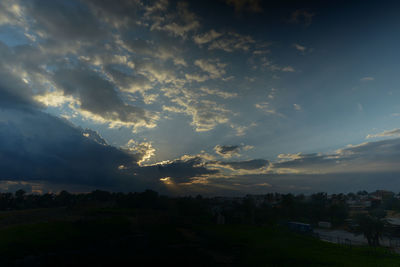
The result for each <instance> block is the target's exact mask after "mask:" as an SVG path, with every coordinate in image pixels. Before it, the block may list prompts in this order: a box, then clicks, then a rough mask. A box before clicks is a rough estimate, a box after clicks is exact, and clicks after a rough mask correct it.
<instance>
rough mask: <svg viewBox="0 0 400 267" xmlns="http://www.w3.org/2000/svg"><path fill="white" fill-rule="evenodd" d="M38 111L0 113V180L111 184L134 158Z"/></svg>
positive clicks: (7, 110)
mask: <svg viewBox="0 0 400 267" xmlns="http://www.w3.org/2000/svg"><path fill="white" fill-rule="evenodd" d="M83 133H84V131H82V130H81V129H79V128H76V127H74V126H72V125H70V124H69V123H67V122H66V121H64V120H62V119H58V118H55V117H53V116H51V115H48V114H45V113H43V112H41V111H39V110H30V111H21V110H15V109H14V110H9V109H3V110H1V111H0V169H1V172H0V179H3V180H15V181H18V180H22V181H26V180H42V181H47V182H53V183H72V184H88V185H112V184H113V183H115V179H118V176H119V175H118V173H117V171H118V166H119V165H120V164H134V162H135V158H133V157H132V156H130V155H128V154H126V153H123V152H122V151H120V150H119V149H116V148H114V147H111V146H107V145H101V144H99V143H98V142H96V141H94V140H93V139H91V138H87V137H85V136H84V135H83Z"/></svg>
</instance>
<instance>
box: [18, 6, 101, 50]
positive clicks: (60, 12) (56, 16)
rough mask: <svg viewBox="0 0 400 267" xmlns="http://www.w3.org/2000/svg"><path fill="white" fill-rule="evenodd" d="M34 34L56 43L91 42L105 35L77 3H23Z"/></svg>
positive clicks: (94, 19) (87, 11) (89, 12)
mask: <svg viewBox="0 0 400 267" xmlns="http://www.w3.org/2000/svg"><path fill="white" fill-rule="evenodd" d="M24 4H25V8H26V11H27V14H28V16H30V17H31V18H32V19H33V21H34V23H35V24H34V25H35V26H34V27H35V28H36V30H37V31H39V32H41V33H43V34H44V35H45V37H46V38H51V39H53V40H57V41H60V42H62V41H68V42H69V41H78V40H79V41H84V40H86V41H90V42H92V41H93V40H97V39H99V38H100V37H104V36H105V35H106V32H105V31H104V29H102V27H101V24H100V23H99V21H98V19H97V18H96V17H95V16H94V14H93V13H92V12H91V11H90V9H89V8H88V6H86V5H85V4H83V3H82V2H80V1H62V0H52V1H41V0H34V1H24Z"/></svg>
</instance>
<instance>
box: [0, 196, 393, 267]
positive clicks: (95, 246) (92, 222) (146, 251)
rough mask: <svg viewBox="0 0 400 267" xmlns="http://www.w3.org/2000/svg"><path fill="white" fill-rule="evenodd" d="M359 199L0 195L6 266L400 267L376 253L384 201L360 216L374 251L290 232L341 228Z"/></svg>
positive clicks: (1, 256) (1, 258) (1, 257)
mask: <svg viewBox="0 0 400 267" xmlns="http://www.w3.org/2000/svg"><path fill="white" fill-rule="evenodd" d="M354 195H355V194H354ZM356 196H357V195H356ZM352 197H353V196H352V195H350V196H347V195H337V196H335V197H328V196H327V195H326V194H325V193H318V194H314V195H312V196H309V197H306V196H303V195H298V196H294V195H291V194H284V195H281V194H271V195H265V199H267V200H268V199H269V200H268V201H267V202H259V201H258V200H259V198H257V197H254V196H246V197H244V198H203V197H201V196H197V197H181V198H171V197H166V196H160V195H158V193H157V192H154V191H151V190H147V191H145V192H142V193H128V194H124V193H110V192H105V191H99V190H97V191H93V192H91V193H88V194H70V193H68V192H66V191H62V192H60V193H59V194H44V195H30V194H26V193H25V192H23V191H22V190H19V191H17V192H16V193H15V194H10V193H2V194H0V207H1V209H2V211H0V266H38V265H39V266H55V265H58V266H74V265H75V266H76V265H82V264H85V265H88V266H119V265H132V264H137V265H154V264H165V263H171V264H174V265H178V266H180V265H185V266H205V265H227V266H328V265H329V266H400V256H399V255H397V254H393V253H391V252H389V251H388V250H387V249H385V248H381V247H378V246H379V238H380V237H381V236H382V234H383V233H384V228H385V227H384V224H383V221H382V220H381V218H382V216H384V215H385V210H384V209H383V208H382V205H383V204H381V205H374V206H371V208H369V209H368V210H367V213H364V215H360V216H359V217H358V219H357V220H356V223H357V229H358V231H359V233H360V234H364V235H365V236H366V238H367V239H368V242H369V243H370V245H371V246H373V247H371V248H369V247H366V246H365V247H362V246H361V247H354V246H353V247H350V246H345V245H337V244H332V243H328V242H323V241H320V240H318V239H317V238H314V237H312V236H308V235H302V234H298V233H295V232H292V231H289V230H288V229H287V228H286V227H285V222H287V221H292V220H298V221H303V222H309V223H315V222H318V221H319V220H329V221H331V222H332V223H333V224H334V225H337V226H340V227H343V225H344V221H345V220H346V219H347V218H349V207H348V205H347V204H346V200H348V199H349V198H352ZM392 202H393V201H392ZM382 210H383V212H382ZM220 217H223V218H224V220H222V221H221V220H220ZM381 223H382V224H381Z"/></svg>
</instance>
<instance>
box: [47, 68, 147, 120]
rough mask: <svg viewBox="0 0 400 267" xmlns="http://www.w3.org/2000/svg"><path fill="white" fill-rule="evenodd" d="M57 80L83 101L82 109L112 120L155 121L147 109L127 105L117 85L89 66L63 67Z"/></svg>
mask: <svg viewBox="0 0 400 267" xmlns="http://www.w3.org/2000/svg"><path fill="white" fill-rule="evenodd" d="M53 79H54V81H55V83H56V84H57V85H58V86H59V88H61V89H63V91H64V94H65V95H73V96H75V97H77V98H78V99H79V100H80V102H81V105H80V108H81V109H83V110H86V111H89V112H91V113H94V114H98V115H100V116H101V117H103V118H105V119H107V120H110V121H115V120H116V121H122V122H127V123H141V122H145V124H152V123H153V121H154V119H155V117H154V115H151V114H150V113H149V112H147V111H145V110H144V109H141V108H138V107H134V106H131V105H128V104H125V103H124V102H123V101H122V99H121V98H120V97H119V96H118V93H117V91H116V89H115V87H114V85H113V84H112V83H111V82H109V81H108V80H105V79H103V78H101V77H100V76H99V74H98V73H96V72H94V71H92V70H89V69H86V68H75V69H60V70H58V71H56V72H55V74H54V76H53Z"/></svg>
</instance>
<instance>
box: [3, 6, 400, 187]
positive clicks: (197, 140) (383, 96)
mask: <svg viewBox="0 0 400 267" xmlns="http://www.w3.org/2000/svg"><path fill="white" fill-rule="evenodd" d="M383 2H384V3H382V1H379V2H378V1H261V0H218V1H217V0H214V1H211V0H210V1H208V0H206V1H172V0H160V1H144V0H118V1H95V0H68V1H67V0H54V1H44V0H29V1H28V0H2V1H0V59H1V61H0V190H2V191H15V190H16V189H19V188H23V189H25V190H26V191H28V192H38V193H41V192H57V191H60V190H63V189H66V190H69V191H71V192H87V191H91V190H94V189H103V190H111V191H124V192H127V191H142V190H144V189H153V190H157V191H159V192H162V193H165V194H170V195H195V194H202V195H244V194H249V193H250V194H264V193H268V192H291V193H305V194H309V193H313V192H320V191H324V192H328V193H337V192H351V191H358V190H368V191H374V190H377V189H387V190H392V191H396V192H397V191H400V164H399V163H400V104H399V102H398V100H399V99H400V88H399V82H400V76H399V75H398V71H399V59H400V54H399V53H398V47H399V46H400V35H399V34H398V29H399V26H400V17H399V16H398V14H397V12H396V11H397V10H398V4H397V3H396V2H395V1H383Z"/></svg>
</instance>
